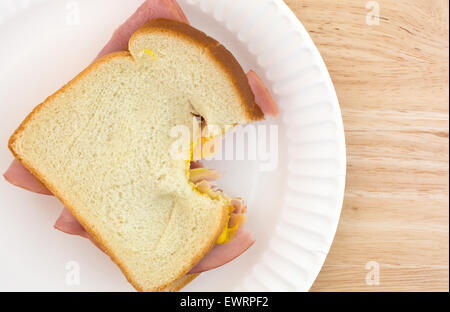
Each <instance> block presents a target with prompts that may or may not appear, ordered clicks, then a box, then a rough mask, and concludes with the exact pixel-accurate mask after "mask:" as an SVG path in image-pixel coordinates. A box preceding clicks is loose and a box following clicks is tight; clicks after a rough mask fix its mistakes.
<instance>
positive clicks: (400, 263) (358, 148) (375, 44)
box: [285, 0, 449, 291]
mask: <svg viewBox="0 0 450 312" xmlns="http://www.w3.org/2000/svg"><path fill="white" fill-rule="evenodd" d="M285 2H286V3H287V4H288V5H289V6H290V7H291V9H292V10H293V11H294V12H295V14H296V15H297V17H298V18H299V19H300V20H301V21H302V23H303V24H304V25H305V27H306V29H307V30H308V31H309V33H310V34H311V36H312V38H313V40H314V42H315V43H316V45H317V46H318V48H319V50H320V52H321V53H322V55H323V57H324V60H325V62H326V64H327V66H328V69H329V71H330V74H331V77H332V79H333V81H334V84H335V87H336V91H337V94H338V97H339V100H340V104H341V108H342V112H343V118H344V125H345V131H346V138H347V154H348V181H347V190H346V195H345V201H344V207H343V211H342V217H341V221H340V225H339V228H338V232H337V235H336V239H335V241H334V244H333V246H332V249H331V252H330V254H329V256H328V258H327V261H326V263H325V266H324V267H323V270H322V272H321V273H320V275H319V277H318V279H317V281H316V283H315V284H314V286H313V288H312V290H313V291H448V290H449V184H448V179H449V162H448V161H449V124H448V123H449V100H448V96H449V80H448V75H449V60H448V58H449V45H448V44H449V41H448V36H449V26H448V25H449V24H448V23H449V15H448V10H449V5H448V2H447V0H379V1H366V0H285ZM377 9H379V14H377ZM368 14H369V16H368ZM373 16H375V17H373ZM377 16H379V18H377ZM377 22H378V24H379V25H376V24H377ZM377 277H378V278H377Z"/></svg>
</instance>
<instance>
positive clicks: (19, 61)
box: [0, 0, 346, 291]
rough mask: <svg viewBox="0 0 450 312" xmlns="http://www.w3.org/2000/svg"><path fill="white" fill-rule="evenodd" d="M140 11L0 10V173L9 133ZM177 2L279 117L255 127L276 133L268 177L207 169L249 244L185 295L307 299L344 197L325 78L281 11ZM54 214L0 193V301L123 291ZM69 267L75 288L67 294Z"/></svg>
mask: <svg viewBox="0 0 450 312" xmlns="http://www.w3.org/2000/svg"><path fill="white" fill-rule="evenodd" d="M141 2H142V1H141V0H127V1H124V0H108V1H107V0H79V1H61V0H40V1H39V0H35V1H16V0H14V1H12V0H10V1H8V0H0V38H2V41H1V42H0V73H1V74H0V86H1V87H0V114H1V116H2V123H1V127H0V142H3V143H2V144H0V169H1V170H5V169H6V168H7V167H8V165H9V163H10V161H11V160H12V156H11V154H10V153H9V152H8V150H7V147H6V145H7V140H8V138H9V136H10V135H11V134H12V132H13V130H14V129H15V128H16V127H17V125H18V124H19V123H20V122H21V121H22V120H23V118H24V117H25V116H26V115H27V114H28V113H29V112H30V111H31V109H32V108H33V107H34V106H35V105H37V104H38V103H40V102H41V101H42V100H44V99H45V98H46V97H47V96H48V95H50V94H51V93H53V92H54V91H56V90H57V89H58V88H59V87H61V86H62V85H63V84H64V83H65V82H67V81H69V80H70V79H71V78H73V77H74V76H75V75H76V74H78V73H79V72H80V71H81V70H82V69H83V68H84V67H85V66H86V65H87V64H89V63H90V62H91V61H92V59H93V58H94V57H95V56H96V54H97V52H98V51H99V50H100V49H101V48H102V46H103V45H104V44H105V43H106V41H107V40H108V39H109V38H110V36H111V34H112V32H113V30H114V29H115V28H116V27H117V26H118V25H119V24H121V23H122V22H123V21H124V20H125V19H126V18H127V17H128V16H129V15H131V14H132V13H133V12H134V11H135V9H136V8H137V7H138V6H139V5H140V3H141ZM180 3H181V5H182V7H183V9H184V10H185V13H186V15H187V16H188V18H189V19H190V21H191V22H192V24H193V25H194V26H196V27H198V28H199V29H201V30H203V31H205V32H207V33H208V34H210V35H211V36H213V37H215V38H216V39H218V40H219V41H220V42H222V43H223V44H224V45H225V46H226V47H227V48H228V49H230V50H231V51H232V52H233V54H234V55H235V56H236V57H237V58H238V60H239V61H240V63H241V64H242V65H243V67H244V69H245V70H248V69H254V70H256V72H257V73H258V74H259V75H260V76H261V77H262V79H263V80H264V82H265V83H266V85H267V86H268V87H269V88H270V89H271V91H272V93H273V95H274V96H275V99H276V101H277V102H278V104H279V106H280V109H281V112H282V113H281V116H280V117H279V118H277V119H276V120H269V121H266V122H265V123H267V124H278V125H279V157H280V161H279V166H278V170H276V171H274V172H259V171H258V162H256V161H253V162H251V161H246V162H243V161H233V162H230V161H228V162H218V163H215V164H214V166H215V167H217V168H219V169H221V170H222V171H224V174H225V177H224V178H223V179H222V181H221V185H222V186H223V188H224V189H226V190H227V192H228V193H229V194H230V195H233V196H238V195H239V196H242V197H244V198H246V200H247V203H248V207H249V216H248V223H247V227H248V228H249V229H250V230H251V231H252V232H253V233H254V236H255V237H256V239H257V243H256V244H255V245H254V246H253V247H252V248H251V249H250V250H249V251H248V252H246V253H245V254H244V255H242V256H241V257H239V258H238V259H236V260H235V261H233V262H232V263H230V264H228V265H226V266H224V267H222V268H219V269H217V270H214V271H212V272H208V273H206V274H202V275H201V276H200V277H199V278H198V279H196V280H195V281H194V282H193V283H191V284H190V285H189V286H188V287H186V288H185V290H186V291H232V290H235V291H237V290H239V291H266V290H267V291H307V290H309V288H310V287H311V285H312V284H313V282H314V280H315V278H316V277H317V275H318V273H319V271H320V269H321V267H322V265H323V262H324V260H325V257H326V256H327V253H328V251H329V249H330V246H331V244H332V241H333V238H334V235H335V231H336V228H337V224H338V221H339V216H340V211H341V207H342V201H343V194H344V187H345V173H346V158H345V139H344V130H343V124H342V118H341V113H340V108H339V103H338V100H337V97H336V93H335V91H334V88H333V85H332V82H331V79H330V77H329V74H328V72H327V69H326V67H325V65H324V63H323V61H322V58H321V57H320V54H319V52H318V51H317V49H316V47H315V46H314V44H313V42H312V40H311V39H310V37H309V35H308V33H307V32H306V31H305V29H304V28H303V26H302V24H301V23H300V22H299V21H298V20H297V18H296V17H295V15H294V14H293V13H292V12H291V11H290V10H289V8H288V7H287V6H286V5H285V4H284V2H282V1H281V0H246V1H242V0H202V1H200V0H182V1H180ZM78 13H79V15H78ZM78 17H79V19H78ZM78 21H79V23H78ZM236 181H239V183H236ZM61 209H62V205H61V204H60V203H59V202H58V201H57V200H56V199H54V198H51V197H45V196H40V195H36V194H32V193H29V192H26V191H23V190H21V189H18V188H16V187H13V186H11V185H9V184H8V183H6V182H4V181H2V182H0V246H1V248H0V276H1V279H0V290H2V291H8V290H19V291H20V290H28V291H131V290H133V288H132V287H131V286H130V285H129V284H128V283H127V282H126V280H125V278H124V277H123V275H122V274H121V272H120V271H119V269H118V268H117V267H116V265H115V264H113V263H112V262H111V261H110V260H109V258H108V257H107V256H105V255H104V254H102V253H101V252H100V251H99V250H97V249H96V248H95V247H93V246H92V245H91V243H90V242H88V241H87V240H85V239H82V238H78V237H73V236H69V235H66V234H63V233H61V232H58V231H55V230H54V229H53V228H52V225H53V223H54V221H55V220H56V218H57V217H58V215H59V212H60V211H61ZM72 261H75V263H77V264H79V272H80V283H79V285H70V283H69V285H68V284H67V283H66V278H67V274H68V273H69V272H70V270H71V269H73V268H74V267H73V266H71V265H72V264H73V263H74V262H72Z"/></svg>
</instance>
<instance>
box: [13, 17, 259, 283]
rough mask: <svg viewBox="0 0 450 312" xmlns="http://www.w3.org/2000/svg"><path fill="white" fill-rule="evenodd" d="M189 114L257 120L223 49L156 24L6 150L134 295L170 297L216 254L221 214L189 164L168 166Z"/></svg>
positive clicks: (29, 122) (90, 71)
mask: <svg viewBox="0 0 450 312" xmlns="http://www.w3.org/2000/svg"><path fill="white" fill-rule="evenodd" d="M149 51H151V53H149ZM151 54H153V55H154V57H153V56H152V55H151ZM193 112H194V113H196V114H200V115H201V116H202V117H203V118H204V119H205V120H206V122H207V123H210V124H215V125H219V126H225V125H237V124H245V123H248V122H251V121H254V120H259V119H262V118H263V114H262V112H261V111H260V109H259V108H258V107H257V105H256V104H255V102H254V95H253V93H252V91H251V89H250V86H249V85H248V81H247V78H246V75H245V73H244V72H243V70H242V68H241V67H240V65H239V64H238V63H237V61H236V60H235V59H234V57H233V56H232V55H231V54H230V53H229V52H228V51H227V50H226V49H225V48H224V47H223V46H221V45H220V44H219V43H217V42H216V41H215V40H214V39H212V38H210V37H208V36H206V35H205V34H204V33H202V32H200V31H198V30H196V29H194V28H192V27H190V26H188V25H185V24H182V23H178V22H174V21H169V20H154V21H152V22H150V23H148V24H146V25H145V26H144V27H143V28H141V29H140V30H138V31H137V32H136V33H135V34H134V35H133V37H132V38H131V40H130V43H129V52H128V51H124V52H118V53H113V54H110V55H107V56H105V57H104V58H102V59H100V60H99V61H97V62H95V63H94V64H92V65H91V66H90V67H88V68H87V69H86V70H85V71H83V72H82V73H81V74H79V75H78V76H77V77H76V78H75V79H74V80H72V81H71V82H70V83H68V84H67V85H66V86H64V87H63V88H62V89H60V90H59V91H57V92H56V93H55V94H53V95H52V96H50V97H49V98H48V99H47V100H46V101H45V102H44V103H42V104H40V105H39V106H38V107H36V108H35V109H34V111H33V112H32V113H31V114H30V115H29V116H28V117H27V118H26V119H25V121H24V122H23V123H22V125H21V126H20V127H19V128H18V129H17V130H16V132H15V133H14V134H13V136H12V137H11V139H10V142H9V147H10V150H11V151H12V153H13V154H14V155H15V157H16V158H17V159H18V160H19V161H20V162H21V163H22V164H23V165H24V166H25V167H26V168H28V169H29V170H30V171H31V172H32V173H33V174H34V175H35V176H36V177H37V178H38V179H39V180H41V181H42V182H43V184H44V185H45V186H46V187H47V188H48V189H49V190H51V191H52V193H53V194H55V195H56V196H57V197H58V198H59V199H60V200H61V201H62V202H63V203H64V205H66V206H67V208H68V209H69V210H70V211H71V213H72V214H73V215H74V216H75V217H76V218H77V219H78V221H79V222H80V223H81V224H82V225H83V226H84V227H85V229H86V230H87V231H88V232H89V234H90V235H92V236H93V237H94V238H95V239H96V240H97V242H99V244H100V245H101V246H102V248H103V249H104V250H106V252H107V253H108V255H109V256H110V257H111V259H112V260H113V261H115V262H116V263H117V264H118V265H119V267H120V268H121V270H122V271H123V272H124V274H125V275H126V277H127V279H128V280H129V281H130V283H131V284H132V285H133V286H134V287H135V288H136V289H137V290H139V291H164V290H165V289H166V287H168V289H170V288H171V287H173V289H177V287H182V286H184V284H185V283H187V282H189V279H190V277H184V276H185V275H186V273H188V272H189V271H190V270H191V268H192V267H193V266H194V265H195V264H196V263H198V262H199V261H200V260H201V259H202V258H203V257H204V256H205V254H207V253H208V252H209V251H210V250H211V249H212V248H213V246H214V245H215V242H216V239H217V237H218V236H219V234H220V233H221V231H222V229H223V227H224V225H225V222H226V219H227V213H228V211H227V207H226V206H227V205H228V204H229V203H227V202H226V201H225V200H224V199H223V198H219V199H216V200H213V199H211V198H210V197H208V196H206V195H205V194H201V193H200V192H199V191H198V190H197V189H196V188H195V186H194V185H193V184H191V183H190V182H189V170H188V168H189V161H187V162H186V161H183V160H174V159H172V157H171V156H170V147H171V145H172V143H173V142H174V141H175V140H176V139H175V138H172V137H171V136H170V130H171V128H172V127H173V126H176V125H185V126H188V127H190V128H191V131H192V113H193ZM180 278H181V280H180V281H177V280H178V279H180ZM174 282H175V284H172V283H174ZM177 285H178V286H177Z"/></svg>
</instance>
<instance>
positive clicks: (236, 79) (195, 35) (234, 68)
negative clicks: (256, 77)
mask: <svg viewBox="0 0 450 312" xmlns="http://www.w3.org/2000/svg"><path fill="white" fill-rule="evenodd" d="M153 29H165V30H170V31H174V32H176V33H177V34H182V35H185V36H187V37H188V38H190V39H192V40H195V41H196V42H197V43H199V44H202V45H203V46H205V47H206V48H208V49H209V51H210V53H211V55H212V56H213V59H215V60H216V61H217V62H218V63H219V64H220V65H221V66H222V67H223V68H224V69H225V71H226V72H227V73H228V75H229V78H230V79H231V80H232V81H233V83H234V85H235V87H236V88H237V90H238V91H239V93H240V95H241V98H242V100H243V102H244V103H245V107H243V108H244V111H245V112H246V117H247V118H248V121H256V120H261V119H263V118H264V114H263V113H262V111H261V109H260V108H259V107H258V106H257V105H256V103H255V96H254V94H253V92H252V91H251V88H250V86H249V83H248V80H247V77H246V74H245V72H244V71H243V69H242V67H241V66H240V65H239V63H238V62H237V60H236V59H235V58H234V56H233V55H232V54H231V53H230V52H229V51H228V50H227V49H226V48H225V47H224V46H222V45H221V44H220V43H218V42H217V41H216V40H215V39H213V38H211V37H209V36H207V35H206V34H205V33H203V32H201V31H199V30H197V29H195V28H193V27H191V26H189V25H186V24H184V23H180V22H175V21H171V20H166V19H157V20H153V21H151V22H149V23H147V24H145V25H144V26H143V27H142V28H141V29H140V30H138V31H137V32H136V33H135V34H134V35H133V36H132V38H131V39H130V42H132V40H133V38H134V37H135V36H136V35H137V34H138V33H140V32H146V31H148V30H153ZM119 58H125V59H127V60H129V61H132V62H135V59H134V57H133V56H132V54H131V53H130V52H128V51H121V52H115V53H111V54H108V55H106V56H104V57H102V58H100V59H99V60H97V61H96V62H94V63H93V64H91V65H90V66H89V67H87V68H86V69H85V70H84V71H82V72H81V73H80V74H79V75H77V76H76V77H75V78H74V79H73V80H71V81H70V82H69V83H67V84H66V85H65V86H63V87H62V88H61V89H59V90H58V91H57V92H55V93H54V94H53V95H51V96H50V97H48V98H47V99H46V100H45V101H44V102H43V103H41V104H39V105H38V106H37V107H35V108H34V109H33V111H32V112H31V113H30V114H29V115H28V116H27V117H26V118H25V120H24V121H23V122H22V123H21V125H20V126H19V127H18V128H17V130H16V131H15V132H14V134H13V135H12V136H11V137H10V139H9V144H8V147H9V149H10V151H11V152H12V154H13V155H14V157H15V158H16V159H17V160H18V161H19V162H20V163H22V165H23V166H24V167H25V168H27V169H28V170H29V171H30V172H31V173H32V174H33V175H34V176H35V177H36V178H37V179H38V180H40V181H41V182H42V184H43V185H44V186H45V187H46V188H47V189H48V190H50V192H52V193H53V194H54V195H55V196H56V197H57V198H58V199H59V200H60V201H61V202H62V203H63V204H64V205H65V206H66V207H67V209H68V210H69V211H70V212H71V213H72V215H73V216H74V217H75V218H76V219H77V220H78V221H79V222H80V224H81V225H82V226H83V227H84V228H85V229H86V231H87V232H88V233H89V234H90V235H91V236H92V237H93V238H94V239H95V240H96V241H97V242H98V243H99V245H100V246H101V247H102V248H103V250H104V251H105V252H106V253H107V254H108V256H109V257H110V258H111V260H112V261H114V262H115V263H116V264H117V265H118V266H119V268H120V269H121V270H122V272H123V273H124V275H125V277H126V278H127V280H128V281H129V282H130V284H131V285H133V287H134V288H135V289H136V290H138V291H140V292H142V291H148V290H146V289H143V288H142V286H141V285H139V284H138V283H137V281H134V280H133V279H132V278H131V274H130V273H129V272H128V271H127V270H126V268H125V266H124V264H123V263H121V261H120V260H119V259H118V258H117V257H116V256H115V255H114V252H113V251H112V250H111V249H110V248H109V246H108V242H107V241H105V240H103V239H101V238H100V235H99V234H98V233H97V232H96V231H95V229H93V228H92V227H90V226H88V223H87V221H86V220H84V219H83V218H82V217H81V216H80V215H79V214H78V213H77V212H76V210H75V209H74V207H72V206H71V205H70V204H69V203H68V202H67V200H66V199H65V196H64V194H61V193H60V192H58V190H57V187H56V186H55V185H53V184H52V183H50V181H48V180H47V179H46V178H45V177H44V175H43V174H42V173H41V172H39V171H38V170H37V169H36V168H33V166H32V165H31V164H29V163H28V162H27V161H26V160H25V159H23V158H22V157H21V156H20V155H19V154H18V153H17V152H16V150H15V142H16V140H17V138H18V137H19V136H20V134H21V133H22V132H23V130H24V129H25V127H26V126H27V124H28V122H29V121H30V120H32V118H33V116H34V115H35V114H37V113H38V112H39V111H40V110H42V109H43V108H44V107H45V105H46V104H47V103H48V102H49V101H51V100H52V99H53V98H54V97H56V96H57V95H59V94H61V93H64V92H65V90H66V89H67V88H68V87H70V86H71V85H73V84H75V83H76V82H77V81H79V80H81V79H83V78H84V77H85V76H86V75H87V74H88V73H90V72H91V71H95V70H96V69H97V68H98V67H99V66H100V65H101V64H103V63H108V62H110V61H112V60H116V59H119ZM227 210H228V209H227V208H226V207H225V206H224V207H222V220H221V223H220V227H218V228H217V231H216V235H214V236H213V237H211V239H210V242H209V243H208V244H207V246H206V247H205V248H204V249H203V251H202V252H200V253H199V255H198V256H197V257H196V258H195V259H194V260H192V261H191V263H186V265H185V267H184V269H183V270H182V272H180V273H179V274H178V275H177V276H176V277H175V278H173V280H171V281H169V282H168V283H166V284H165V285H160V287H158V288H156V289H152V290H151V291H164V290H165V289H166V288H170V287H173V286H171V285H173V284H174V283H176V282H177V281H178V280H180V279H182V280H181V281H182V282H181V283H180V284H176V285H177V286H176V287H174V288H173V289H176V290H174V291H177V290H179V289H181V288H182V287H184V286H185V285H186V284H188V283H189V282H190V281H192V280H193V279H194V278H195V277H197V276H198V275H196V274H194V275H189V277H187V278H184V276H186V274H188V272H189V271H190V270H191V269H192V268H193V267H194V266H195V265H196V264H197V263H198V262H200V261H201V260H202V259H203V258H204V257H205V255H206V254H208V253H209V252H210V251H211V250H212V249H213V248H214V246H215V245H216V240H217V238H218V237H219V235H220V234H221V232H222V230H223V227H224V226H225V224H226V221H227V214H228V211H227Z"/></svg>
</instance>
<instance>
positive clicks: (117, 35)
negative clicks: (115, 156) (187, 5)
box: [3, 0, 279, 273]
mask: <svg viewBox="0 0 450 312" xmlns="http://www.w3.org/2000/svg"><path fill="white" fill-rule="evenodd" d="M156 18H167V19H173V20H177V21H181V22H185V23H188V20H187V18H186V16H185V15H184V13H183V11H182V9H181V8H180V6H179V5H178V3H177V2H176V1H175V0H147V1H145V2H144V4H142V6H141V7H139V8H138V10H137V11H136V12H135V13H134V14H133V15H132V16H131V17H130V18H129V19H128V20H127V21H126V22H125V23H124V24H123V25H122V26H120V27H119V28H118V29H117V30H116V31H115V32H114V35H113V37H112V38H111V40H110V41H109V42H108V43H107V44H106V46H105V47H104V48H103V50H102V51H101V52H100V53H99V55H98V56H97V59H98V58H100V57H102V56H104V55H106V54H109V53H112V52H117V51H122V50H124V49H126V48H127V45H128V40H129V38H130V37H131V35H132V34H133V33H134V32H135V31H136V30H138V29H139V28H140V27H141V26H142V25H143V24H145V23H146V22H148V21H150V20H152V19H156ZM248 79H249V83H250V86H251V88H252V90H253V93H254V94H255V101H256V103H257V104H258V106H259V107H260V108H261V110H262V111H263V112H264V113H265V114H267V115H269V116H276V115H278V113H279V111H278V107H277V105H276V103H275V101H274V100H273V98H272V96H271V95H270V93H269V91H268V89H267V88H266V87H265V85H264V83H263V82H262V80H261V79H260V78H259V77H258V75H257V74H256V73H255V72H254V71H250V72H249V73H248ZM198 167H200V165H198V164H197V163H196V164H193V168H198ZM3 176H4V178H5V179H6V180H7V181H8V182H10V183H11V184H13V185H16V186H18V187H21V188H24V189H26V190H29V191H32V192H36V193H39V194H45V195H52V193H51V192H50V191H49V190H47V189H46V188H45V186H44V185H42V184H41V182H40V181H39V180H37V179H36V178H35V177H34V176H33V175H32V174H31V173H30V172H29V171H28V170H27V169H26V168H25V167H23V166H22V164H20V163H19V162H18V161H17V160H14V161H13V162H12V164H11V166H10V167H9V169H8V170H7V171H6V172H5V174H4V175H3ZM55 228H56V229H58V230H60V231H63V232H65V233H68V234H73V235H79V236H82V237H86V238H88V239H90V240H91V241H92V242H93V243H94V244H95V245H97V246H98V244H97V243H96V242H95V240H93V239H92V237H90V235H89V234H88V233H87V232H86V230H85V229H84V228H83V227H82V226H81V224H80V223H79V222H78V221H77V220H76V219H75V217H73V216H72V214H71V213H70V212H69V211H68V210H67V209H64V210H63V212H62V213H61V216H60V217H59V218H58V220H57V221H56V223H55ZM253 243H254V240H253V238H252V236H251V234H250V233H249V232H248V231H246V230H245V229H243V228H239V230H238V231H237V233H236V236H235V237H234V238H233V239H232V240H231V241H230V242H229V243H227V244H225V245H217V246H216V247H215V248H214V249H213V250H212V251H211V252H210V253H209V254H208V255H207V256H206V257H205V258H204V259H203V260H202V261H201V262H200V263H199V264H198V265H197V266H196V267H195V268H194V269H193V270H192V272H191V273H200V272H204V271H208V270H211V269H214V268H217V267H219V266H222V265H224V264H226V263H228V262H230V261H232V260H233V259H235V258H236V257H238V256H239V255H241V254H242V253H243V252H245V251H246V250H247V249H248V248H250V247H251V246H252V245H253Z"/></svg>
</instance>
